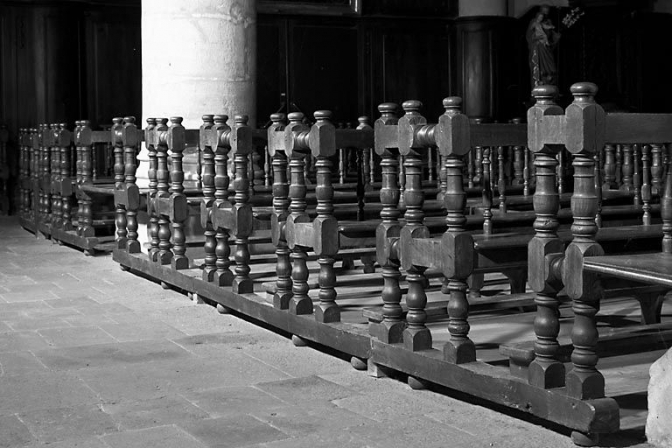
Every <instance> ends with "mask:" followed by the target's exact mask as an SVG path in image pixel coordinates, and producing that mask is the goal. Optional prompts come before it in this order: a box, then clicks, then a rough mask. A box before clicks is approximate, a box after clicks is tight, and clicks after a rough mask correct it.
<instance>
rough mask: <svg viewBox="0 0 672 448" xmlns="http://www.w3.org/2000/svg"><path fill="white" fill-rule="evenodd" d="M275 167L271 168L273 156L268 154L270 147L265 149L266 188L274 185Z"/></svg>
mask: <svg viewBox="0 0 672 448" xmlns="http://www.w3.org/2000/svg"><path fill="white" fill-rule="evenodd" d="M272 173H273V167H272V166H271V155H270V154H269V152H268V145H266V146H265V147H264V187H266V188H268V187H270V186H272V185H273V175H272Z"/></svg>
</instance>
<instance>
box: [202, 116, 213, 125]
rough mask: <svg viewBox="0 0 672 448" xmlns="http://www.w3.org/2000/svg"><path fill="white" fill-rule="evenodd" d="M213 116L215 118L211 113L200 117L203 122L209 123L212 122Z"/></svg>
mask: <svg viewBox="0 0 672 448" xmlns="http://www.w3.org/2000/svg"><path fill="white" fill-rule="evenodd" d="M214 118H215V116H214V115H212V114H205V115H203V116H202V117H201V120H203V123H206V124H211V123H214V121H213V119H214Z"/></svg>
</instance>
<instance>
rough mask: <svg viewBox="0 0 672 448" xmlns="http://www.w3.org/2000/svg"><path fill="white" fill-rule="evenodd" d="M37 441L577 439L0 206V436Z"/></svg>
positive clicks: (392, 443) (122, 446)
mask: <svg viewBox="0 0 672 448" xmlns="http://www.w3.org/2000/svg"><path fill="white" fill-rule="evenodd" d="M556 429H557V428H556ZM642 440H643V435H642V434H623V433H620V434H616V435H612V436H610V437H609V438H608V439H606V440H604V441H603V444H604V445H605V446H639V447H644V446H648V445H646V444H644V443H642ZM47 445H48V446H50V447H68V448H70V447H89V448H103V447H108V448H117V447H119V448H132V447H142V448H152V447H160V448H172V447H175V448H196V447H243V446H245V447H269V448H271V447H273V448H280V447H291V448H300V447H311V448H312V447H339V448H341V447H385V448H393V447H409V446H413V447H447V446H450V447H475V446H484V447H507V446H510V447H517V448H519V447H572V446H573V444H572V443H571V441H570V439H569V438H568V437H567V434H562V433H559V432H555V431H553V430H551V429H548V428H547V427H544V426H540V425H539V424H535V423H532V422H530V421H529V420H528V421H525V420H522V419H520V418H514V417H512V416H510V415H507V414H504V413H500V412H495V411H493V410H490V409H487V408H485V407H482V406H480V405H478V404H474V403H468V402H465V401H461V400H459V399H457V398H455V396H449V395H446V394H441V393H435V392H430V391H414V390H411V389H410V388H409V387H408V386H407V385H406V384H405V383H403V382H402V381H398V380H394V379H389V378H386V379H375V378H372V377H370V376H368V375H367V374H366V372H360V371H356V370H354V369H353V368H352V367H351V366H350V364H349V362H348V361H347V360H343V359H340V358H339V357H337V356H334V355H333V354H327V353H323V352H321V351H319V350H316V349H314V348H307V347H303V348H298V347H294V346H293V345H292V344H291V342H290V341H289V339H288V338H287V337H286V336H283V335H279V334H276V333H274V332H271V331H269V330H266V329H264V328H262V327H260V326H258V325H254V324H252V323H250V322H247V321H245V320H242V319H240V318H237V317H234V316H232V315H220V314H218V313H217V312H216V310H215V309H214V308H213V307H210V306H208V305H196V304H194V303H193V302H191V301H190V300H189V299H188V298H187V297H186V296H185V295H183V294H181V293H178V292H175V291H169V290H168V291H167V290H163V289H161V287H160V286H159V285H158V284H156V283H153V282H151V281H148V280H146V279H143V278H140V277H138V276H135V275H133V274H130V273H127V272H122V271H121V270H120V269H119V267H118V265H117V264H116V263H114V262H113V261H112V258H111V256H109V255H101V256H96V257H86V256H84V255H83V254H82V253H81V252H79V251H77V250H75V249H72V248H68V247H63V246H59V245H57V244H53V243H52V242H51V241H49V240H45V239H43V238H40V239H38V238H35V236H34V235H32V234H30V233H28V232H26V231H25V230H23V229H21V228H20V227H19V226H18V224H17V220H16V219H14V218H8V217H0V447H41V446H47Z"/></svg>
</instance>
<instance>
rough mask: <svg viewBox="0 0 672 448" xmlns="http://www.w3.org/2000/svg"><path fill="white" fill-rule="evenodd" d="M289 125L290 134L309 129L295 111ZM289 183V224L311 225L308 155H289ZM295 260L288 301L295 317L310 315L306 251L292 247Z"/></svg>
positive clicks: (297, 152) (296, 246)
mask: <svg viewBox="0 0 672 448" xmlns="http://www.w3.org/2000/svg"><path fill="white" fill-rule="evenodd" d="M288 118H289V124H288V125H287V127H286V128H285V134H286V135H287V134H288V133H289V132H290V131H289V130H291V132H292V133H294V132H304V131H307V130H308V127H307V126H306V125H305V124H303V123H302V121H303V114H302V113H300V112H293V113H291V114H289V115H288ZM292 145H293V143H292V142H291V141H286V143H285V147H286V148H291V147H292ZM290 157H291V160H290V162H289V168H290V184H289V197H290V203H289V211H290V215H289V217H288V218H287V220H288V221H290V220H292V221H294V222H308V221H309V220H310V218H309V217H308V214H307V213H306V206H307V205H306V181H305V177H304V166H305V161H304V158H305V154H304V153H302V152H299V151H293V152H292V153H291V155H290ZM290 249H291V251H292V253H291V260H292V282H293V285H292V299H291V300H290V302H289V311H290V312H291V313H293V314H311V313H312V312H313V301H312V300H311V298H310V297H309V296H308V290H309V287H308V267H307V265H306V261H307V259H308V254H307V253H306V252H307V249H306V248H305V247H303V246H300V245H295V246H294V247H290Z"/></svg>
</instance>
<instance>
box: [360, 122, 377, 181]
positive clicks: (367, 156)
mask: <svg viewBox="0 0 672 448" xmlns="http://www.w3.org/2000/svg"><path fill="white" fill-rule="evenodd" d="M357 121H359V124H358V125H357V129H358V130H362V129H371V125H369V117H359V118H358V119H357ZM372 152H373V151H372V149H371V148H364V151H363V155H362V157H363V164H364V171H363V172H362V176H363V179H364V191H371V189H372V185H371V184H372V183H373V167H372V166H371V159H372V157H371V153H372Z"/></svg>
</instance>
